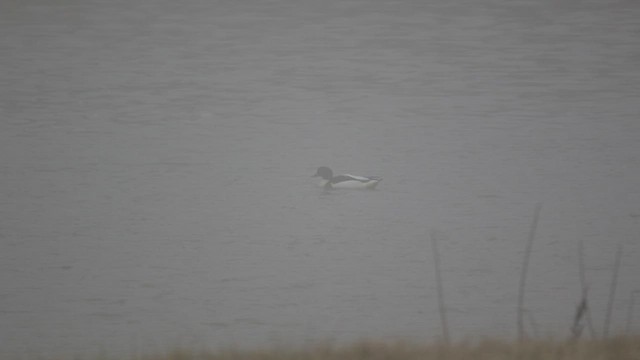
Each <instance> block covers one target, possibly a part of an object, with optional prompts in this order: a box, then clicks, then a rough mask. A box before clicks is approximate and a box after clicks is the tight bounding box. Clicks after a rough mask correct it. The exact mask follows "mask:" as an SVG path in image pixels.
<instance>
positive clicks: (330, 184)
mask: <svg viewBox="0 0 640 360" xmlns="http://www.w3.org/2000/svg"><path fill="white" fill-rule="evenodd" d="M318 176H319V177H321V178H322V181H321V183H320V186H322V187H323V188H324V189H325V190H330V189H368V190H373V189H375V188H376V186H378V183H379V182H380V181H382V178H380V177H377V176H357V175H350V174H342V175H336V176H333V170H331V169H330V168H328V167H326V166H320V167H319V168H318V170H317V171H316V173H315V175H313V177H318Z"/></svg>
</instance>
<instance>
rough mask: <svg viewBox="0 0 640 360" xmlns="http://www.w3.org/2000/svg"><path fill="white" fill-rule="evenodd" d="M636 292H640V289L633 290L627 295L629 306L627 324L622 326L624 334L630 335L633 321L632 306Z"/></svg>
mask: <svg viewBox="0 0 640 360" xmlns="http://www.w3.org/2000/svg"><path fill="white" fill-rule="evenodd" d="M636 294H640V290H633V291H632V292H631V295H629V307H628V308H627V324H626V326H625V327H624V333H625V335H631V323H632V322H633V307H634V306H635V302H636V296H635V295H636Z"/></svg>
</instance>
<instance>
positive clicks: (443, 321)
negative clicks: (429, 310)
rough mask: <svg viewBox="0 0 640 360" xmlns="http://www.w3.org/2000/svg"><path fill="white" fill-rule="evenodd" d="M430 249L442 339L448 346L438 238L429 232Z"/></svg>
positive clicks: (433, 232) (447, 327) (434, 233)
mask: <svg viewBox="0 0 640 360" xmlns="http://www.w3.org/2000/svg"><path fill="white" fill-rule="evenodd" d="M431 249H432V252H433V260H434V264H435V267H436V284H437V287H438V309H439V311H440V322H441V324H442V337H443V340H444V342H445V344H449V326H448V323H447V312H446V309H445V306H444V294H443V290H442V274H441V273H440V255H439V254H438V237H437V234H436V232H435V231H431Z"/></svg>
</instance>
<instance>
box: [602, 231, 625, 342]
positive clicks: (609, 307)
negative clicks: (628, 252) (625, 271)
mask: <svg viewBox="0 0 640 360" xmlns="http://www.w3.org/2000/svg"><path fill="white" fill-rule="evenodd" d="M621 258H622V243H618V250H617V251H616V259H615V261H614V264H613V274H612V278H611V286H610V288H609V302H608V303H607V314H606V316H605V318H604V330H603V331H602V334H603V336H604V337H605V338H606V337H608V336H609V325H610V324H611V311H612V309H613V301H614V298H615V294H616V287H617V285H618V272H619V270H620V260H621Z"/></svg>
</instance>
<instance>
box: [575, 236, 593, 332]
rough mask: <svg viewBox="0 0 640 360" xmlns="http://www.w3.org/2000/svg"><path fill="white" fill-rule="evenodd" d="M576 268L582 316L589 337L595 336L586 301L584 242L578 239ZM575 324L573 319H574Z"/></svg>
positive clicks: (587, 286)
mask: <svg viewBox="0 0 640 360" xmlns="http://www.w3.org/2000/svg"><path fill="white" fill-rule="evenodd" d="M578 270H579V274H580V287H581V288H582V299H583V300H584V301H585V303H586V304H585V305H586V308H585V313H584V316H585V318H586V320H587V328H588V329H589V334H590V335H591V338H592V339H593V338H596V337H597V334H596V330H595V328H594V327H593V321H591V308H590V307H589V303H588V301H587V295H588V293H589V285H588V284H587V276H586V274H585V266H584V242H583V241H582V240H580V241H579V242H578ZM574 324H575V321H574Z"/></svg>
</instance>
